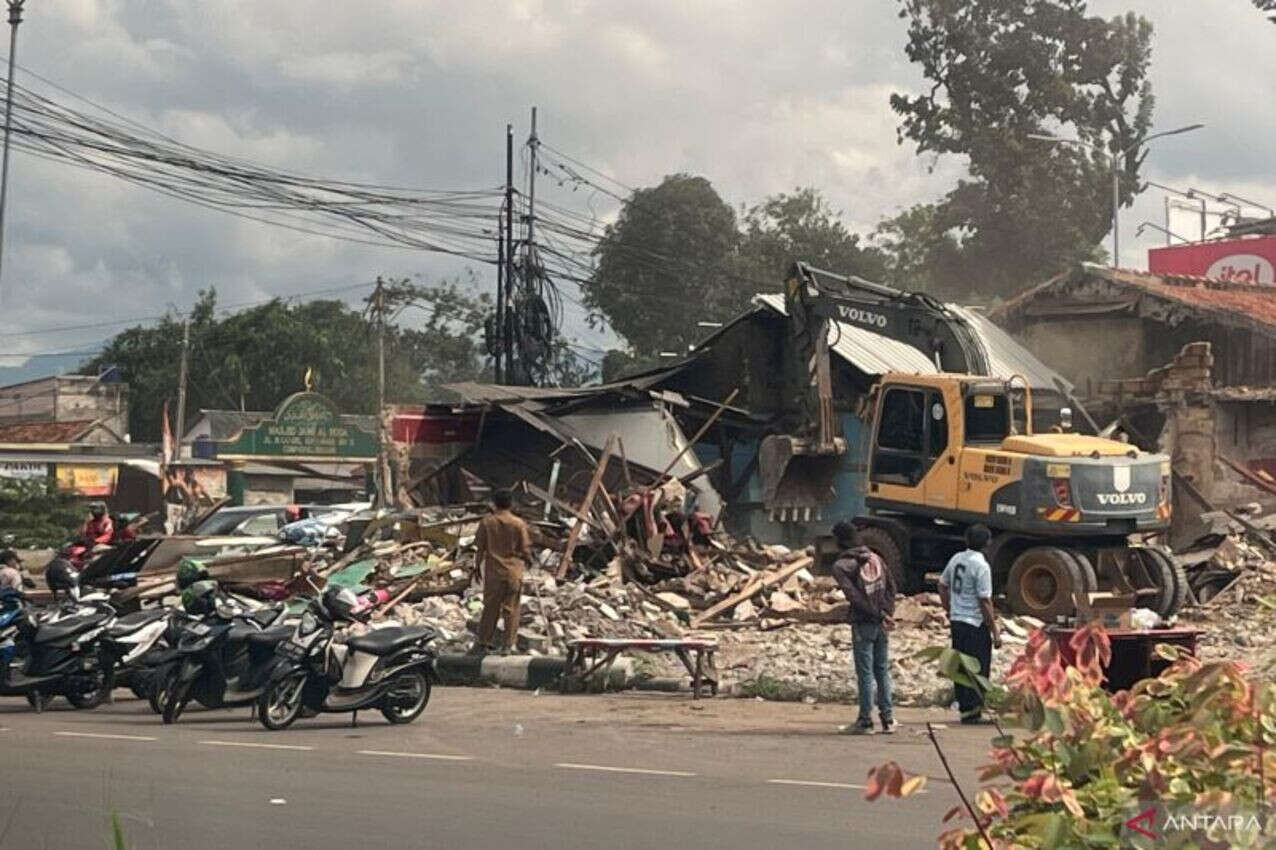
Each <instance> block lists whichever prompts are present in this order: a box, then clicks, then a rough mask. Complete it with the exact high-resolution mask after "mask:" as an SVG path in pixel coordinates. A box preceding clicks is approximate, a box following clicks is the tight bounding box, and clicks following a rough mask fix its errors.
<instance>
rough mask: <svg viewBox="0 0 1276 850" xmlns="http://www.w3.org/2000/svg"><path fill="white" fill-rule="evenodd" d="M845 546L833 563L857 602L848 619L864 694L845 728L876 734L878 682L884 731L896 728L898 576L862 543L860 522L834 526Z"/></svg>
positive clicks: (836, 575) (840, 581) (860, 689)
mask: <svg viewBox="0 0 1276 850" xmlns="http://www.w3.org/2000/svg"><path fill="white" fill-rule="evenodd" d="M833 537H834V539H835V540H836V541H837V548H838V550H839V552H838V556H837V561H835V562H834V564H833V578H835V579H836V580H837V584H838V586H839V587H840V588H842V593H844V594H846V601H847V602H849V603H850V604H851V611H850V615H849V617H848V619H849V620H850V622H851V638H852V640H853V641H854V656H855V681H856V687H857V690H858V692H859V702H860V713H859V719H858V720H856V722H855V725H853V726H844V727H842V732H844V733H846V734H849V735H871V734H873V690H874V684H876V686H877V687H876V690H877V713H878V717H879V718H880V719H881V721H882V734H884V735H889V734H891V733H892V732H894V731H895V720H894V717H893V716H892V711H891V708H892V706H891V669H890V655H889V644H888V642H887V637H886V636H887V633H888V632H890V631H891V630H892V629H893V628H895V620H894V619H892V618H893V616H894V614H895V577H894V576H892V575H891V571H890V570H889V569H887V567H886V564H885V563H884V562H883V561H882V559H881V557H880V556H879V555H878V554H877V553H876V552H873V551H871V550H870V549H868V547H866V546H861V545H860V542H859V534H858V532H856V530H855V526H853V525H851V524H850V523H847V522H839V523H838V524H837V525H835V526H833Z"/></svg>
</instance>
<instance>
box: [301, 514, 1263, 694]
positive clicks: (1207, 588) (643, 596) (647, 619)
mask: <svg viewBox="0 0 1276 850" xmlns="http://www.w3.org/2000/svg"><path fill="white" fill-rule="evenodd" d="M621 503H622V494H617V498H616V499H615V501H614V502H612V504H621ZM537 515H538V517H539V516H541V514H540V513H538V514H537ZM480 516H481V515H480V514H479V513H477V512H470V511H467V510H460V511H456V510H453V511H451V512H448V511H443V510H441V509H436V510H434V511H425V512H415V513H414V514H413V516H411V517H404V516H401V517H399V518H398V519H397V520H396V521H395V522H394V523H393V524H392V525H387V526H386V532H387V535H386V536H387V537H388V538H389V539H381V540H377V536H378V535H376V534H371V535H369V536H368V538H367V539H368V540H369V541H370V542H365V543H364V544H362V545H361V546H360V547H358V548H357V549H356V550H355V551H353V552H351V553H348V554H347V555H345V556H343V557H342V558H340V559H338V560H335V561H331V562H324V561H320V562H317V563H316V564H315V566H314V567H313V569H312V570H311V572H312V574H313V576H312V577H313V578H314V579H316V580H319V579H321V580H323V581H327V582H336V583H338V584H343V585H345V586H350V587H354V588H356V589H362V588H372V587H376V588H383V589H385V590H386V591H388V593H389V599H388V601H387V602H386V603H384V604H383V605H382V608H381V611H380V613H379V616H388V617H392V618H394V619H396V620H399V621H402V622H405V623H409V624H411V623H419V622H428V623H430V624H432V625H434V626H435V627H436V628H438V629H439V631H440V638H439V642H438V646H439V649H440V651H443V652H464V651H467V650H469V649H470V648H471V647H472V645H473V642H474V632H475V630H476V627H477V621H478V618H479V615H480V613H481V611H482V588H481V580H480V578H479V575H478V569H477V565H476V563H475V560H476V559H475V551H474V548H473V537H474V532H475V530H476V528H477V522H478V519H479V518H480ZM603 519H604V518H603V517H599V516H592V517H590V518H589V519H588V521H582V520H580V519H578V518H569V519H568V520H567V521H562V522H560V521H550V520H544V519H538V521H535V522H534V523H533V526H534V528H535V531H536V534H535V537H536V542H537V552H536V556H537V557H536V563H535V564H534V565H533V566H532V567H531V568H530V569H529V570H528V572H527V574H526V576H525V577H524V591H523V604H522V617H521V622H520V628H519V633H518V646H519V649H520V650H521V651H523V652H526V653H528V654H532V655H556V656H561V655H564V654H565V653H566V649H567V643H568V642H569V641H571V640H573V639H578V638H587V637H595V638H597V637H607V638H711V639H713V640H715V641H716V642H717V643H718V646H719V649H718V652H717V669H718V673H719V677H720V683H721V685H722V688H723V689H724V690H725V691H726V692H727V693H735V694H737V695H742V696H761V697H764V698H769V699H805V700H812V699H816V700H820V701H827V700H846V699H850V698H851V697H853V695H854V693H855V683H854V672H853V669H852V664H851V629H850V626H849V625H847V610H848V606H847V603H846V601H845V599H844V598H843V595H842V593H841V591H840V590H839V589H838V587H837V585H836V583H835V582H834V580H833V579H832V577H830V576H826V575H820V574H818V572H817V571H816V570H814V569H813V566H814V557H813V555H812V554H811V553H808V552H794V551H791V550H789V549H787V548H785V547H782V546H759V545H757V544H754V543H752V542H748V543H741V542H736V541H732V540H730V539H729V538H727V537H725V536H724V535H723V534H721V533H720V532H717V531H712V532H711V533H709V534H707V535H701V536H700V538H699V541H698V542H697V543H695V544H692V543H691V542H690V538H691V535H690V534H687V535H686V538H687V539H685V540H677V541H676V544H675V545H673V546H670V545H668V543H669V540H668V537H667V536H666V535H662V537H661V539H651V540H644V539H642V536H641V534H639V535H635V534H633V533H632V529H633V525H632V523H629V524H628V528H629V530H628V531H627V530H626V526H627V522H626V518H625V517H623V516H621V515H619V514H617V515H614V516H613V517H612V520H611V521H610V522H606V523H604V521H603ZM1224 519H1225V520H1226V522H1225V523H1224V524H1223V525H1219V526H1216V533H1214V534H1212V535H1211V536H1207V537H1205V538H1202V540H1201V541H1199V542H1198V545H1197V546H1196V547H1194V548H1193V549H1192V550H1191V551H1189V552H1187V553H1184V554H1182V555H1180V556H1179V561H1180V564H1181V565H1182V566H1184V568H1185V570H1186V571H1187V574H1188V576H1189V583H1190V585H1191V588H1192V590H1191V594H1190V597H1189V604H1188V607H1187V608H1186V609H1185V610H1184V612H1183V614H1182V615H1181V616H1180V617H1179V624H1182V625H1188V626H1191V627H1194V628H1199V629H1201V630H1202V631H1203V633H1204V634H1203V636H1202V638H1201V647H1202V649H1201V652H1202V655H1203V656H1205V657H1207V658H1215V657H1245V658H1247V659H1248V660H1251V661H1255V660H1261V659H1266V660H1267V661H1268V663H1272V661H1273V660H1276V629H1271V628H1262V626H1261V624H1262V623H1266V624H1268V625H1269V626H1271V625H1276V563H1273V559H1274V558H1276V542H1273V541H1272V538H1271V537H1268V536H1267V534H1266V532H1265V531H1264V530H1263V529H1262V528H1260V527H1259V526H1257V525H1255V524H1254V523H1255V522H1257V520H1256V519H1255V520H1253V521H1251V520H1250V519H1246V518H1245V517H1244V516H1241V517H1239V520H1238V518H1237V517H1236V516H1235V515H1234V514H1227V515H1226V516H1225V517H1224ZM572 549H575V557H571V550H572ZM604 558H605V560H604ZM896 622H897V628H896V630H895V631H894V632H893V634H892V666H893V674H894V681H895V691H896V702H897V703H899V704H901V705H946V704H947V703H948V702H949V701H950V700H951V685H950V684H949V683H948V682H947V681H946V680H944V679H942V678H941V677H940V676H939V675H937V673H936V672H935V670H934V665H933V664H932V663H931V662H928V661H920V660H918V659H917V658H916V657H915V656H916V654H917V652H918V651H919V650H921V649H923V648H925V647H928V646H934V645H942V644H946V643H947V642H948V628H947V618H946V617H945V616H944V612H943V611H942V609H941V607H940V602H939V597H938V596H937V595H936V594H934V593H922V594H917V595H915V596H910V597H905V598H901V599H900V600H899V602H898V606H897V611H896ZM1039 625H1040V623H1038V622H1035V621H1033V620H1032V619H1031V618H1026V617H1020V618H1005V619H1004V620H1003V636H1004V640H1005V646H1004V648H1003V649H1002V650H1001V651H999V652H997V653H995V654H994V669H993V673H994V677H996V676H999V675H1000V674H1001V673H1002V672H1004V670H1005V668H1006V667H1008V666H1009V664H1010V662H1011V661H1012V660H1013V658H1014V656H1015V654H1016V652H1017V649H1018V647H1019V646H1021V645H1022V644H1023V642H1024V640H1025V639H1026V637H1027V635H1028V634H1029V633H1030V632H1031V631H1032V630H1033V628H1036V627H1038V626H1039ZM633 660H634V662H635V665H636V668H637V670H638V673H639V676H640V677H650V678H664V677H669V676H676V677H678V678H682V677H683V676H684V675H685V674H684V671H682V670H681V668H679V667H678V662H677V661H676V659H674V658H672V657H666V656H654V657H647V656H640V657H638V658H635V659H633Z"/></svg>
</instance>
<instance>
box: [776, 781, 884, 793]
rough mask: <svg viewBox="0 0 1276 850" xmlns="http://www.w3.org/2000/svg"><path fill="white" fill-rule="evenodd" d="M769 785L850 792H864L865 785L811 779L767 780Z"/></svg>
mask: <svg viewBox="0 0 1276 850" xmlns="http://www.w3.org/2000/svg"><path fill="white" fill-rule="evenodd" d="M767 782H768V783H769V784H771V785H810V786H812V787H815V788H849V789H851V790H852V791H864V790H866V789H867V787H868V786H866V785H852V784H851V783H849V782H816V781H815V780H813V779H768V780H767Z"/></svg>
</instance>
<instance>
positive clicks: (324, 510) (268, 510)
mask: <svg viewBox="0 0 1276 850" xmlns="http://www.w3.org/2000/svg"><path fill="white" fill-rule="evenodd" d="M298 507H300V508H301V515H302V517H303V518H309V517H313V518H317V519H322V518H324V517H328V516H340V517H341V518H342V519H344V518H345V517H347V516H349V515H350V514H351V513H353V512H355V511H358V510H361V509H364V508H366V507H368V503H367V502H352V503H347V504H340V505H298ZM284 511H285V506H284V505H236V506H229V505H227V506H226V507H222V508H218V509H217V510H216V511H214V512H213V513H212V514H210V515H209V516H207V517H205V518H204V521H203V522H201V523H200V524H199V525H197V526H195V528H193V529H192V530H191V531H190V533H191V534H195V535H198V536H200V537H227V536H238V535H244V536H249V537H274V536H275V535H277V534H278V533H279V529H281V528H283V527H284V525H285V524H287V522H288V518H287V517H286V516H285V514H284Z"/></svg>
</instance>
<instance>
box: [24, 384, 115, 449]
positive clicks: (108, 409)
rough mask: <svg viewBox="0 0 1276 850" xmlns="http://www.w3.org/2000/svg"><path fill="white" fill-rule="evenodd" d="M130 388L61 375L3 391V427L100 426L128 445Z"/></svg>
mask: <svg viewBox="0 0 1276 850" xmlns="http://www.w3.org/2000/svg"><path fill="white" fill-rule="evenodd" d="M128 400H129V388H128V384H125V383H121V382H119V381H112V380H103V379H102V378H98V377H93V376H91V375H58V376H54V377H49V378H40V379H39V380H35V381H24V382H23V383H20V384H11V385H9V386H7V387H0V425H7V424H12V423H18V422H100V423H101V424H102V425H104V426H105V427H107V428H108V429H110V430H111V431H112V432H113V433H115V434H117V435H119V437H120V438H121V440H122V441H123V442H127V441H128Z"/></svg>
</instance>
